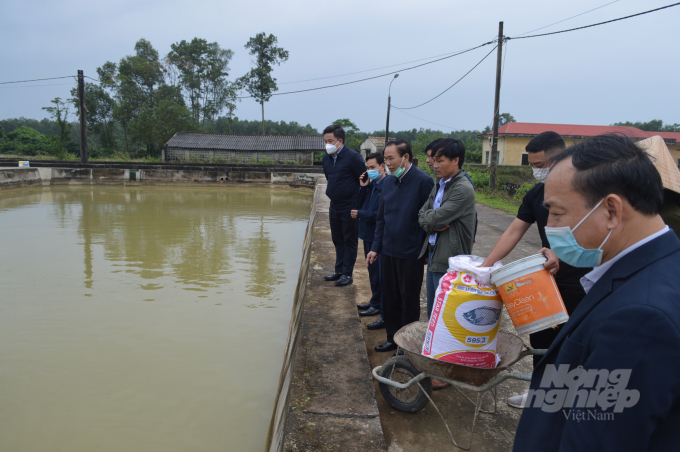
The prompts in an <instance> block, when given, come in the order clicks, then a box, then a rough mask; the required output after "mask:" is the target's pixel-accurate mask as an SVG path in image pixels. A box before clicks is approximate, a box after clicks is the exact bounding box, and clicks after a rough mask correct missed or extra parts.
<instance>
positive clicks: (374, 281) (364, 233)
mask: <svg viewBox="0 0 680 452" xmlns="http://www.w3.org/2000/svg"><path fill="white" fill-rule="evenodd" d="M385 177H387V172H386V171H385V158H384V157H383V155H382V154H381V153H380V152H374V153H372V154H369V155H368V156H367V157H366V173H365V174H362V176H361V179H359V184H360V185H361V188H360V189H359V202H358V204H359V206H360V207H359V209H357V210H352V218H357V219H358V220H359V238H360V239H361V240H362V241H363V242H364V258H366V256H367V255H368V253H369V252H370V251H371V248H372V247H373V236H374V235H375V220H376V218H377V216H378V206H379V204H380V193H381V191H382V182H383V181H384V180H385ZM381 261H382V259H380V255H378V260H377V261H376V262H374V263H372V264H371V265H369V266H368V279H369V280H370V282H371V295H372V296H371V299H370V301H369V302H368V303H365V304H360V305H358V306H357V307H358V308H359V309H362V310H364V309H365V311H363V312H361V313H359V315H360V316H373V315H378V314H380V318H379V319H378V320H377V321H375V322H373V323H369V324H368V325H367V328H368V329H369V330H378V329H381V328H384V327H385V322H384V321H383V318H382V311H383V309H382V284H381V282H380V280H381V279H382V278H381V277H380V274H381V273H382V272H381V271H380V267H381Z"/></svg>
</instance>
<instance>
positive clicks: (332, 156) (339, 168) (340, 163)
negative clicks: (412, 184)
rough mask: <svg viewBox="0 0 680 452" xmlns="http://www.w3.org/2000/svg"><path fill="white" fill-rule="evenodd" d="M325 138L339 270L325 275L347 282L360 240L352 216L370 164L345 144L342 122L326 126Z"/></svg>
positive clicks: (340, 283)
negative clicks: (360, 181) (360, 182)
mask: <svg viewBox="0 0 680 452" xmlns="http://www.w3.org/2000/svg"><path fill="white" fill-rule="evenodd" d="M323 139H324V142H325V143H326V155H324V156H323V172H324V174H325V175H326V180H327V181H328V185H326V196H328V197H329V198H330V200H331V205H330V208H329V209H328V219H329V221H330V226H331V239H332V240H333V245H335V272H334V273H333V274H331V275H327V276H324V280H326V281H335V285H336V286H346V285H348V284H352V282H353V279H352V273H353V272H354V263H355V261H356V259H357V245H358V242H359V235H358V230H357V223H358V222H357V220H356V218H352V216H351V211H352V210H353V209H356V208H357V193H358V192H359V177H360V176H361V175H362V174H363V173H364V172H365V171H366V165H365V163H364V159H362V158H361V155H359V154H358V153H357V152H356V151H353V150H352V149H350V148H348V147H346V146H345V131H344V130H343V129H342V127H340V126H339V125H337V124H333V125H330V126H328V127H326V128H325V129H324V131H323Z"/></svg>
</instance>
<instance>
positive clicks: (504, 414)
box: [354, 205, 541, 452]
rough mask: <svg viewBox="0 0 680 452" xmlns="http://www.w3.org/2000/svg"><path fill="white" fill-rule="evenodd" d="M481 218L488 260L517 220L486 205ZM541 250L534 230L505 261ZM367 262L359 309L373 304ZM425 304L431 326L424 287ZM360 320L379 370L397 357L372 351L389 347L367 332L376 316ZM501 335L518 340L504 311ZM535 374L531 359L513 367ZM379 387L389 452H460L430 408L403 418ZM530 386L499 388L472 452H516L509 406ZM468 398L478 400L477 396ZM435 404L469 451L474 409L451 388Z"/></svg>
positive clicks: (481, 245)
mask: <svg viewBox="0 0 680 452" xmlns="http://www.w3.org/2000/svg"><path fill="white" fill-rule="evenodd" d="M477 212H478V216H479V226H478V231H477V237H476V242H475V245H474V248H473V253H474V254H475V255H477V256H483V257H486V256H487V255H488V254H489V253H490V252H491V250H492V249H493V246H494V245H495V244H496V241H497V240H498V238H499V237H500V235H501V234H502V233H503V232H504V231H505V230H506V229H507V227H508V226H509V225H510V223H511V222H512V220H513V219H514V217H513V216H512V215H507V214H505V213H503V212H501V211H499V210H495V209H491V208H488V207H484V206H481V205H477ZM540 248H541V242H540V238H539V235H538V230H537V229H536V227H535V226H532V227H531V229H529V231H528V232H527V234H526V235H525V237H524V239H523V240H522V241H521V242H520V243H519V245H518V246H517V247H516V248H515V249H514V250H513V252H512V253H511V254H510V255H509V256H508V257H506V259H504V262H505V263H508V262H512V261H515V260H518V259H521V258H523V257H526V256H528V255H530V254H534V253H536V252H537V251H538V250H539V249H540ZM360 249H361V246H360ZM362 257H363V254H362V253H360V255H359V256H358V259H357V266H356V270H355V279H354V291H355V294H356V301H357V304H361V303H366V302H368V300H369V299H370V296H371V289H370V284H369V281H368V272H367V271H366V270H365V268H366V267H365V263H363V259H362ZM420 302H421V303H420V306H421V316H420V320H422V321H427V312H426V298H425V283H424V282H423V288H422V292H421V297H420ZM360 318H361V323H362V332H363V337H364V341H365V343H366V351H367V353H368V359H369V362H370V365H371V368H373V367H376V366H380V365H382V364H383V363H384V362H385V361H387V360H388V359H389V358H390V357H391V356H392V353H376V352H375V351H374V350H373V347H375V346H376V345H378V344H382V343H383V342H385V339H386V338H385V330H384V329H383V330H377V331H370V330H368V329H366V325H367V324H368V323H371V322H374V321H375V320H377V319H378V317H377V316H376V317H360ZM501 330H502V331H507V332H511V333H513V334H516V332H515V329H514V327H513V325H512V322H511V321H510V318H509V317H508V315H507V312H505V311H504V313H503V318H502V320H501ZM523 339H524V341H525V343H526V344H528V343H529V340H528V337H523ZM531 368H532V367H531V357H527V358H525V359H524V360H522V361H520V362H519V363H517V364H516V365H514V366H513V371H516V372H522V373H531ZM374 385H375V394H376V400H377V404H378V410H379V413H380V422H381V424H382V429H383V432H384V435H385V441H386V443H387V447H388V451H389V452H411V451H414V452H415V451H428V452H438V451H451V450H457V449H456V448H455V447H453V444H452V443H451V440H450V438H449V436H448V433H447V432H446V428H445V427H444V424H443V423H442V421H441V419H440V417H439V415H438V414H437V412H436V411H435V409H434V408H433V406H432V405H431V404H429V405H428V406H426V407H425V408H424V409H423V410H422V411H420V412H418V413H415V414H407V413H403V412H400V411H397V410H395V409H394V408H392V407H391V406H390V405H389V404H388V403H387V402H386V401H385V399H384V398H383V397H382V394H381V393H380V389H379V387H378V383H377V382H374ZM528 385H529V384H528V383H526V382H521V381H517V380H508V381H506V382H503V383H501V384H500V385H499V386H498V387H497V389H498V411H497V413H496V414H484V413H482V414H480V415H479V418H478V420H477V423H476V426H475V432H474V435H473V440H472V450H473V451H475V452H487V451H488V452H492V451H493V452H501V451H510V450H512V445H513V441H514V438H515V431H516V429H517V424H518V422H519V418H520V415H521V410H518V409H516V408H512V407H510V406H509V405H508V404H507V403H506V399H507V398H508V397H509V396H511V395H516V394H520V393H522V392H524V391H526V389H527V388H528ZM469 395H470V396H471V398H473V400H474V393H470V394H469ZM432 400H433V401H434V402H435V403H436V404H437V407H438V408H439V410H440V411H441V414H442V415H443V417H444V418H445V419H446V421H447V423H448V425H449V427H450V428H451V432H452V434H453V436H454V438H455V439H456V441H457V442H458V444H459V445H460V446H463V447H467V445H468V442H469V438H470V428H471V426H472V419H473V415H474V406H473V405H472V404H471V403H470V402H469V401H468V400H467V399H466V398H465V397H464V396H463V395H462V394H461V393H460V392H459V391H458V390H457V389H455V388H452V387H449V388H447V389H444V390H440V391H434V392H433V394H432ZM492 406H493V405H492V399H491V397H490V396H489V395H487V396H486V397H485V404H484V408H485V409H487V408H492Z"/></svg>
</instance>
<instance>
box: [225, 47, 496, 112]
mask: <svg viewBox="0 0 680 452" xmlns="http://www.w3.org/2000/svg"><path fill="white" fill-rule="evenodd" d="M494 42H495V41H489V42H485V43H484V44H480V45H478V46H476V47H472V48H469V49H467V50H463V51H461V52H458V53H454V54H453V55H449V56H446V57H443V58H439V59H437V60H433V61H428V62H427V63H422V64H417V65H415V66H411V67H407V68H405V69H400V70H398V71H392V72H388V73H386V74H381V75H374V76H373V77H367V78H362V79H360V80H354V81H351V82H345V83H338V84H335V85H328V86H320V87H318V88H309V89H301V90H298V91H287V92H285V93H274V94H272V96H283V95H285V94H296V93H305V92H308V91H317V90H320V89H327V88H335V87H337V86H344V85H351V84H353V83H359V82H365V81H367V80H373V79H376V78H380V77H387V76H388V75H392V74H396V73H397V72H405V71H410V70H411V69H416V68H419V67H422V66H426V65H428V64H432V63H437V62H438V61H443V60H446V59H449V58H453V57H455V56H458V55H462V54H464V53H467V52H471V51H473V50H475V49H479V48H480V47H484V46H488V45H489V44H493V43H494ZM252 98H253V96H241V97H237V99H252Z"/></svg>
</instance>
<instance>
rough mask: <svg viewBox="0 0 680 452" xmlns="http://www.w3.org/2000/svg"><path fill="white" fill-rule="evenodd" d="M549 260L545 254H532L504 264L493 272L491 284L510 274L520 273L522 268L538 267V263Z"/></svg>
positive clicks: (541, 263)
mask: <svg viewBox="0 0 680 452" xmlns="http://www.w3.org/2000/svg"><path fill="white" fill-rule="evenodd" d="M547 260H548V258H547V257H545V255H543V254H532V255H531V256H529V257H525V258H524V259H520V260H518V261H515V262H510V263H509V264H507V265H504V266H502V267H501V268H499V269H498V270H494V271H492V272H491V284H493V285H497V284H496V282H497V281H500V280H503V279H505V278H507V277H508V276H510V275H512V274H514V273H519V272H521V271H522V270H526V269H529V268H532V267H536V266H537V265H541V266H542V265H543V264H545V263H546V261H547Z"/></svg>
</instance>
